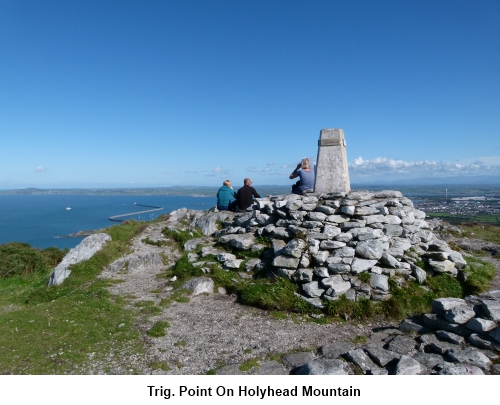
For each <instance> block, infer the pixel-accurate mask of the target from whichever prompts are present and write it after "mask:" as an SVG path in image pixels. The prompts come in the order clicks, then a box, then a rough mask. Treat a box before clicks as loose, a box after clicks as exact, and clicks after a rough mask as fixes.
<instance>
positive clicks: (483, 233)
mask: <svg viewBox="0 0 500 405" xmlns="http://www.w3.org/2000/svg"><path fill="white" fill-rule="evenodd" d="M460 227H461V228H462V230H463V231H464V234H463V236H465V237H468V238H470V237H474V238H479V239H482V240H484V241H486V242H491V243H495V244H497V245H500V227H498V226H494V225H487V224H477V223H465V224H461V225H460Z"/></svg>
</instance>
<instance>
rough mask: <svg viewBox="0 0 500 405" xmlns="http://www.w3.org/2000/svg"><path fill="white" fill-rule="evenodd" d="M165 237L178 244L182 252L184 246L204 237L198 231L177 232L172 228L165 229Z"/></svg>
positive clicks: (163, 231)
mask: <svg viewBox="0 0 500 405" xmlns="http://www.w3.org/2000/svg"><path fill="white" fill-rule="evenodd" d="M161 232H162V233H163V235H165V236H167V237H170V238H172V239H173V240H174V241H176V242H177V244H178V245H179V247H180V249H181V250H184V244H185V243H186V242H187V241H188V240H191V239H195V238H201V237H202V236H203V235H202V234H201V233H200V232H199V231H198V230H189V229H187V230H176V229H170V228H164V229H163V230H162V231H161Z"/></svg>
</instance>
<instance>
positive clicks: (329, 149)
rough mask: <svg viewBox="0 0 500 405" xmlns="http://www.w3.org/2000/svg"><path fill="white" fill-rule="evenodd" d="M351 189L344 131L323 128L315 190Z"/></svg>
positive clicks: (346, 190) (326, 191) (338, 190)
mask: <svg viewBox="0 0 500 405" xmlns="http://www.w3.org/2000/svg"><path fill="white" fill-rule="evenodd" d="M349 191H351V183H350V181H349V169H348V167H347V152H346V143H345V137H344V131H343V130H341V129H340V128H332V129H322V130H321V132H320V133H319V141H318V159H317V163H316V181H315V183H314V192H315V193H317V194H321V193H336V192H340V193H348V192H349Z"/></svg>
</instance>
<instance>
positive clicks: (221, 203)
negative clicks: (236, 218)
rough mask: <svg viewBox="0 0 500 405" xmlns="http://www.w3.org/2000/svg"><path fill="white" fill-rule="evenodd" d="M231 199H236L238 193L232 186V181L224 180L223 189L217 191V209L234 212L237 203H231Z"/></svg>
mask: <svg viewBox="0 0 500 405" xmlns="http://www.w3.org/2000/svg"><path fill="white" fill-rule="evenodd" d="M231 198H236V192H235V191H234V190H233V187H232V186H231V181H230V180H224V182H223V183H222V187H221V188H219V191H217V209H218V210H219V211H228V210H229V211H234V210H235V208H236V201H231Z"/></svg>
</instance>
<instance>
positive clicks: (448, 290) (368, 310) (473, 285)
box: [325, 258, 495, 320]
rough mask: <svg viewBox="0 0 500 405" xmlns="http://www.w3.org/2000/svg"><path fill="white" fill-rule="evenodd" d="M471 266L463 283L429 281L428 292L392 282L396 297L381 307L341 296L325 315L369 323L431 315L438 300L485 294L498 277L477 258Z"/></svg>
mask: <svg viewBox="0 0 500 405" xmlns="http://www.w3.org/2000/svg"><path fill="white" fill-rule="evenodd" d="M467 262H468V264H469V267H468V271H467V279H466V280H465V281H463V282H460V281H458V280H457V279H456V278H454V277H452V276H450V275H448V274H438V275H436V276H433V277H428V278H427V280H426V283H425V288H424V287H422V286H419V285H418V284H415V283H407V284H405V285H404V286H402V287H397V285H396V283H394V282H393V281H392V280H391V279H389V286H390V293H391V295H392V297H391V298H390V299H389V300H387V301H383V302H380V303H375V302H374V301H371V300H360V301H355V302H354V301H349V300H348V299H347V298H345V296H341V297H340V298H339V299H338V300H336V301H327V302H326V305H325V313H326V314H327V315H328V316H331V317H334V318H340V319H344V320H352V319H359V320H366V319H370V318H372V317H375V316H383V317H385V318H387V319H402V318H405V317H408V316H412V315H418V314H422V313H426V312H430V311H431V303H432V301H433V300H434V299H436V298H443V297H457V298H463V297H465V296H466V295H469V294H478V293H480V292H482V291H484V290H485V289H486V288H487V287H488V285H489V283H490V282H491V280H492V279H493V277H494V275H495V267H494V266H493V265H492V264H490V263H485V262H483V261H481V260H478V259H474V258H467Z"/></svg>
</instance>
